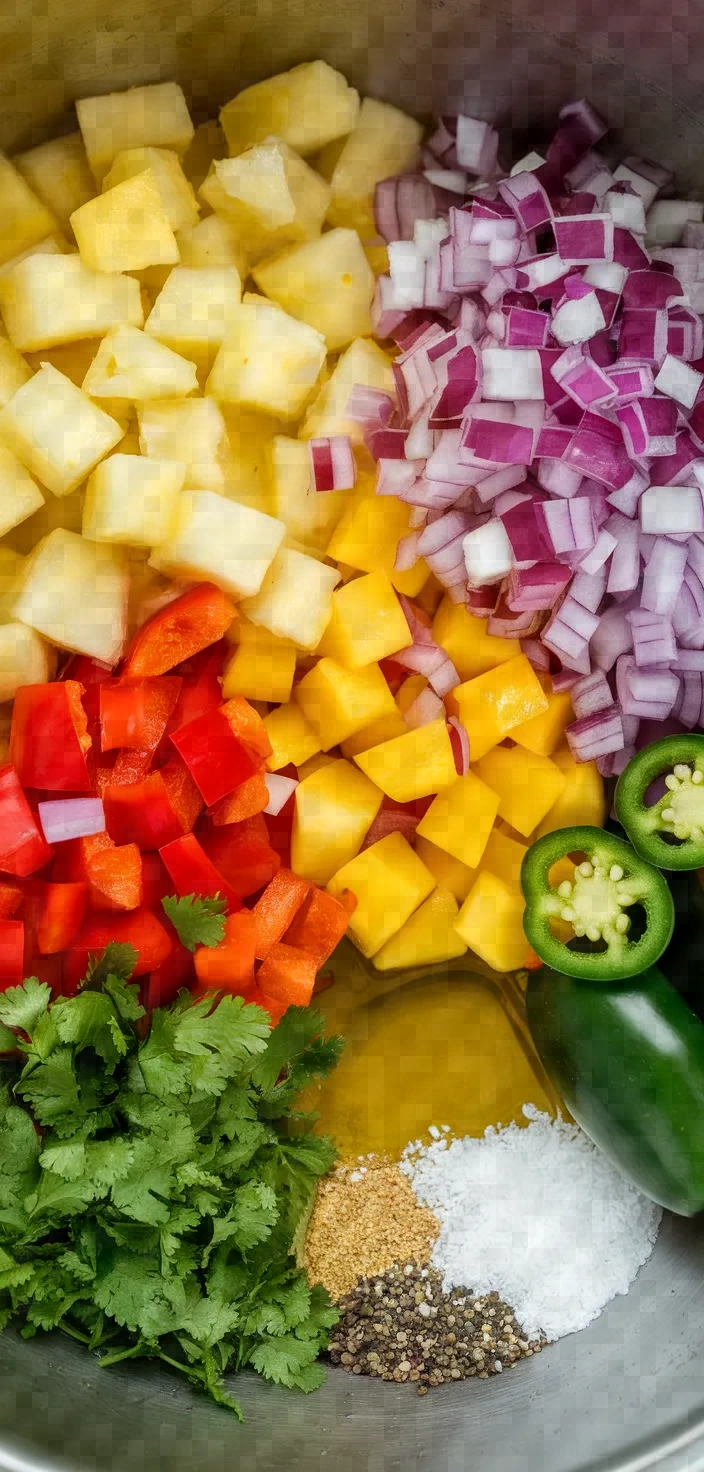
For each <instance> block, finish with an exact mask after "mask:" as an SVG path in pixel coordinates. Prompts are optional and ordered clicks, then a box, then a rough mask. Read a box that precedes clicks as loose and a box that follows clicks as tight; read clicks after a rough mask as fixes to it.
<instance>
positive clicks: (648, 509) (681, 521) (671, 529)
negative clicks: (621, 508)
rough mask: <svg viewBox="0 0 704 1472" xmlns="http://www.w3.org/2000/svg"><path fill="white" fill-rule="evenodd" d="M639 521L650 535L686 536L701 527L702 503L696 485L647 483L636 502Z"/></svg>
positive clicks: (702, 518) (703, 523)
mask: <svg viewBox="0 0 704 1472" xmlns="http://www.w3.org/2000/svg"><path fill="white" fill-rule="evenodd" d="M639 512H640V523H641V526H642V528H643V531H644V532H648V533H649V534H650V535H652V536H656V537H657V536H660V537H668V536H672V535H674V534H678V533H685V534H686V535H687V536H689V535H690V534H691V533H692V532H701V531H702V530H704V505H703V504H702V494H701V491H700V490H699V487H698V486H649V487H648V490H647V491H644V492H643V495H642V496H641V498H640V502H639Z"/></svg>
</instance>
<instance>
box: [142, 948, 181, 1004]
mask: <svg viewBox="0 0 704 1472" xmlns="http://www.w3.org/2000/svg"><path fill="white" fill-rule="evenodd" d="M192 982H193V956H192V955H191V952H190V951H187V950H186V947H185V946H182V945H181V942H180V940H178V939H175V940H174V948H173V950H172V952H171V955H170V956H168V957H167V959H166V960H165V961H163V962H162V964H161V966H157V967H155V969H154V970H153V971H151V972H150V974H149V977H148V980H147V994H146V1001H145V1003H144V1005H145V1006H146V1008H147V1011H149V1012H153V1011H154V1009H155V1008H156V1007H168V1005H169V1002H173V1000H174V997H175V996H176V995H177V993H178V992H179V991H180V990H181V987H182V986H187V987H189V988H190V986H191V984H192Z"/></svg>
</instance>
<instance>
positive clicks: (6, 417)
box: [0, 363, 124, 496]
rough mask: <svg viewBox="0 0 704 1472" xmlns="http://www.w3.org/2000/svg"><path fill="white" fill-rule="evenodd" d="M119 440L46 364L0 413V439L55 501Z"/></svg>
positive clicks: (104, 418)
mask: <svg viewBox="0 0 704 1472" xmlns="http://www.w3.org/2000/svg"><path fill="white" fill-rule="evenodd" d="M123 434H124V430H123V428H122V426H121V425H120V424H118V423H117V422H116V420H114V419H111V418H110V416H109V415H108V414H104V413H103V410H102V409H99V408H98V407H97V404H94V403H93V402H92V400H91V399H89V398H88V395H87V394H84V393H83V390H82V389H80V388H76V385H75V383H71V380H70V379H69V378H66V377H65V376H64V374H63V373H58V372H57V370H56V368H52V367H51V365H50V364H48V363H45V365H44V367H43V368H40V370H39V372H38V373H35V375H34V377H33V378H30V379H29V381H28V382H27V383H25V384H23V386H22V388H20V389H18V390H17V393H16V394H15V396H14V398H12V399H10V401H9V403H7V404H6V405H5V407H4V409H2V410H0V435H2V438H3V439H4V440H5V442H6V444H7V445H8V446H9V448H10V449H11V450H12V451H13V453H14V454H15V455H16V456H17V459H18V460H21V461H22V464H23V465H24V466H26V468H27V470H28V471H29V472H30V474H31V475H34V476H36V478H37V480H38V481H41V484H42V485H44V486H47V487H48V489H49V490H50V491H53V492H54V495H55V496H67V495H68V494H69V492H70V491H73V490H75V488H76V486H78V485H80V483H81V481H82V480H85V477H86V476H87V475H88V473H89V471H91V470H92V469H93V466H94V465H96V464H97V462H98V461H99V460H102V458H103V456H104V455H107V454H108V452H109V451H110V450H112V449H114V448H115V445H116V444H117V443H118V441H119V440H121V439H122V436H123Z"/></svg>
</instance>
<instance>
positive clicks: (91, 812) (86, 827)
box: [38, 797, 105, 843]
mask: <svg viewBox="0 0 704 1472" xmlns="http://www.w3.org/2000/svg"><path fill="white" fill-rule="evenodd" d="M38 812H39V822H40V823H41V826H42V832H43V834H44V837H45V839H46V841H47V843H67V842H68V840H69V839H71V838H89V837H90V836H91V834H93V833H104V832H105V813H104V811H103V804H102V800H101V798H99V797H62V798H56V799H55V800H52V801H51V802H40V803H39V804H38Z"/></svg>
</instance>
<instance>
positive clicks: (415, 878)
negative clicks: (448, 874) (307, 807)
mask: <svg viewBox="0 0 704 1472" xmlns="http://www.w3.org/2000/svg"><path fill="white" fill-rule="evenodd" d="M327 887H328V890H329V892H330V894H333V895H335V896H338V895H341V894H342V893H343V892H344V890H346V889H350V890H351V891H352V894H353V895H356V897H357V908H356V910H355V912H354V914H353V916H352V918H351V920H350V927H349V932H348V933H349V936H350V939H351V940H353V941H354V943H355V945H356V946H358V947H359V949H360V951H361V952H362V955H364V956H373V955H375V953H376V952H377V951H378V950H380V949H381V947H382V946H383V945H384V943H385V942H386V941H387V940H390V939H391V936H392V935H395V934H396V931H397V930H400V929H401V926H402V925H405V923H406V921H407V920H408V919H410V916H411V915H412V914H413V911H414V910H417V909H418V906H419V905H421V904H422V903H423V900H426V899H427V898H428V895H429V894H430V893H431V891H432V890H433V889H434V888H435V884H434V881H433V876H432V874H431V873H430V870H429V869H426V867H425V864H423V863H422V862H421V860H420V859H419V858H418V855H417V854H414V852H413V849H412V848H411V845H410V844H409V843H407V842H406V839H405V838H404V837H403V835H402V834H401V833H389V835H388V837H387V838H380V839H379V842H378V843H373V844H372V845H371V847H370V848H366V849H365V850H364V852H363V853H361V854H357V857H356V858H354V859H352V860H351V861H350V863H349V864H343V866H342V868H341V869H338V871H337V873H336V874H335V875H334V877H333V878H332V879H331V880H330V881H329V883H328V886H327Z"/></svg>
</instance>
